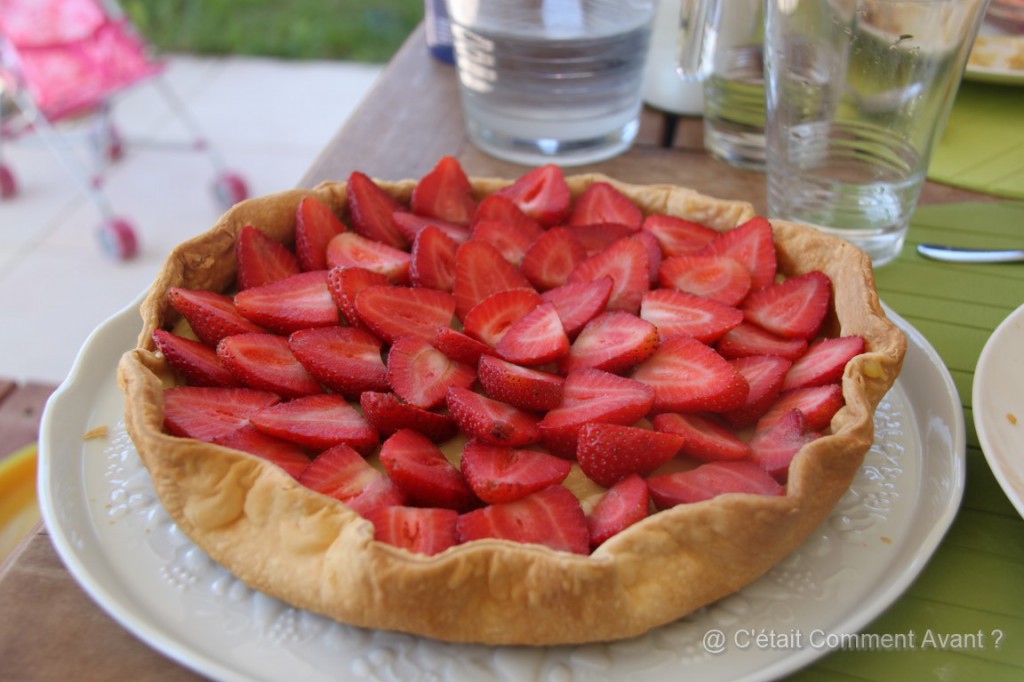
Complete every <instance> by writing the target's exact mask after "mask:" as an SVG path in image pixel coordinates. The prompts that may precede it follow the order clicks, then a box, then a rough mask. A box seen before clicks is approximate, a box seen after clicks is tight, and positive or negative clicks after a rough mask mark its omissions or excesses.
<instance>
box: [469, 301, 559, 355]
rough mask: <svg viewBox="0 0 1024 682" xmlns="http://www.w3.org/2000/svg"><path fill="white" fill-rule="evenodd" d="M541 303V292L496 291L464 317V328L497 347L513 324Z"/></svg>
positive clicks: (470, 334) (483, 341)
mask: <svg viewBox="0 0 1024 682" xmlns="http://www.w3.org/2000/svg"><path fill="white" fill-rule="evenodd" d="M541 302H542V299H541V297H540V294H538V293H537V292H536V291H534V290H533V289H529V288H518V289H507V290H505V291H498V292H495V293H493V294H491V295H489V296H488V297H487V298H485V299H484V300H482V301H480V302H479V303H477V304H476V305H475V306H473V307H472V308H470V309H469V311H468V312H466V314H465V315H463V316H462V331H463V332H465V333H466V335H467V336H469V337H471V338H474V339H477V340H478V341H480V342H481V343H484V344H486V345H487V346H489V347H490V348H495V347H497V345H498V342H499V341H501V338H502V337H503V336H505V334H506V333H508V330H509V329H511V328H512V325H514V324H515V323H516V322H518V321H519V320H521V319H522V318H524V317H526V316H527V315H528V314H530V312H531V311H533V310H534V309H535V308H536V307H537V306H539V305H540V304H541Z"/></svg>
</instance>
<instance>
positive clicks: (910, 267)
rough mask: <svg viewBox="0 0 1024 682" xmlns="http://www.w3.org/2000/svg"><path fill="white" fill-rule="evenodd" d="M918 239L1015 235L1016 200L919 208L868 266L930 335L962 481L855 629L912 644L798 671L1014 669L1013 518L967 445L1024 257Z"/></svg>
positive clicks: (1023, 618) (959, 674) (1022, 599)
mask: <svg viewBox="0 0 1024 682" xmlns="http://www.w3.org/2000/svg"><path fill="white" fill-rule="evenodd" d="M920 242H942V243H953V244H961V245H964V246H985V245H1006V246H1009V245H1012V244H1016V245H1018V246H1024V203H1017V202H1013V203H1010V202H1006V203H996V204H986V203H970V204H950V205H945V206H925V207H921V208H919V209H918V211H917V213H916V214H915V216H914V220H913V225H912V227H911V230H910V235H909V238H908V244H907V246H906V248H905V249H904V251H903V253H902V254H901V255H900V257H899V258H897V259H896V260H895V261H894V262H892V263H890V264H889V265H885V266H883V267H881V268H879V269H878V271H877V272H876V277H877V281H878V289H879V293H880V294H881V297H882V300H884V301H885V302H886V303H887V304H888V305H889V306H891V307H892V308H893V309H894V310H895V311H896V312H897V313H899V314H900V315H901V316H902V317H904V318H905V319H906V320H907V321H908V322H909V323H910V324H912V325H913V326H914V327H915V328H917V329H918V330H919V331H920V332H921V333H922V334H924V335H925V337H926V338H927V339H928V340H929V341H930V342H931V343H932V345H933V346H935V348H936V350H937V351H938V353H939V355H940V356H941V357H942V359H943V361H944V362H945V364H946V366H947V367H948V369H949V370H950V373H951V374H952V376H953V380H954V382H955V383H956V386H957V391H958V392H959V394H960V399H961V401H962V403H963V405H964V418H965V423H966V425H967V485H966V489H965V491H964V499H963V503H962V505H961V508H960V513H959V514H958V516H957V519H956V521H955V522H954V524H953V526H952V528H951V529H950V531H949V533H948V534H947V535H946V537H945V539H944V540H943V542H942V544H941V545H940V546H939V549H938V551H937V552H936V553H935V555H934V556H933V557H932V559H931V561H930V562H929V563H928V565H927V566H926V567H925V568H924V570H923V572H922V573H921V575H920V576H919V578H918V579H917V580H916V581H915V582H914V583H913V585H911V587H910V589H909V590H908V591H907V592H906V593H905V594H904V595H903V596H902V597H901V598H900V599H899V600H897V601H896V602H895V603H894V604H893V605H892V606H891V607H890V608H889V609H888V610H886V611H885V612H884V613H883V614H882V615H881V616H880V617H879V618H878V619H876V620H875V621H874V622H873V623H872V624H871V625H870V626H869V627H868V628H867V629H866V630H865V632H868V633H874V634H877V635H879V636H882V635H887V634H890V635H897V634H906V633H911V632H912V633H915V636H916V639H915V640H914V645H913V647H912V648H903V649H896V648H889V649H886V650H879V651H853V650H842V651H838V652H836V653H833V654H830V655H829V656H827V657H825V658H823V659H821V660H820V661H818V662H817V663H815V664H814V665H812V666H811V667H809V668H807V669H805V670H802V671H801V672H799V673H797V674H796V675H794V677H793V679H794V680H800V681H801V682H805V681H810V680H828V681H834V682H840V681H842V682H850V681H853V680H868V681H878V682H883V681H884V682H888V681H889V680H894V681H899V682H903V681H904V680H908V681H909V680H944V681H946V682H975V681H976V680H985V682H1000V681H1003V680H1006V681H1007V682H1009V681H1010V680H1013V681H1014V682H1018V681H1019V680H1024V520H1022V519H1021V517H1020V516H1019V515H1018V514H1017V512H1016V510H1015V509H1014V508H1013V506H1012V505H1011V504H1010V502H1009V500H1007V498H1006V496H1005V494H1004V493H1003V491H1002V489H1001V488H1000V487H999V484H998V483H997V482H996V480H995V477H994V476H993V475H992V472H991V470H990V469H989V467H988V463H987V462H986V460H985V457H984V455H983V453H982V452H981V449H980V448H979V447H978V437H977V434H976V432H975V430H974V422H973V414H972V412H971V383H972V381H973V379H974V368H975V366H976V364H977V361H978V356H979V355H980V353H981V349H982V347H983V346H984V345H985V342H986V341H987V340H988V338H989V336H990V335H991V333H992V331H993V330H994V329H995V327H996V326H997V325H998V324H999V323H1000V322H1001V321H1002V320H1003V319H1004V318H1005V317H1006V316H1007V315H1009V314H1010V313H1011V312H1012V311H1013V310H1014V309H1015V308H1017V306H1019V305H1020V304H1021V303H1022V302H1024V264H1002V265H958V264H957V265H954V264H945V263H938V262H935V261H930V260H927V259H924V258H922V257H921V256H919V255H918V254H917V252H916V246H917V244H918V243H920ZM1021 350H1022V356H1021V362H1024V349H1021ZM925 456H927V453H925ZM1021 456H1024V452H1022V453H1021ZM928 637H930V638H931V639H926V638H928Z"/></svg>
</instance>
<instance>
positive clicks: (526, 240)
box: [472, 219, 544, 267]
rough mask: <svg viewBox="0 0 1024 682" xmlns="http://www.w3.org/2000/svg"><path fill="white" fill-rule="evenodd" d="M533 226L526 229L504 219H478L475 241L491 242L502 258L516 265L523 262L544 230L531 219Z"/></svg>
mask: <svg viewBox="0 0 1024 682" xmlns="http://www.w3.org/2000/svg"><path fill="white" fill-rule="evenodd" d="M527 220H528V221H529V222H528V223H527V224H528V225H532V228H530V229H528V230H524V229H522V228H521V227H519V226H516V225H512V224H511V223H507V222H505V221H502V220H478V221H476V222H475V223H474V224H473V237H472V239H473V241H478V242H484V243H486V244H490V245H491V246H493V247H494V248H496V249H497V250H498V253H500V254H501V256H502V258H504V259H505V260H507V261H508V262H509V263H511V264H512V265H515V266H517V267H518V266H519V265H520V264H521V263H522V262H523V257H524V256H525V255H526V250H527V249H528V248H530V244H532V243H533V242H534V241H536V240H537V239H538V238H539V237H540V236H541V235H543V234H544V230H543V229H541V227H540V226H539V225H537V224H536V223H534V222H533V221H530V220H529V219H527Z"/></svg>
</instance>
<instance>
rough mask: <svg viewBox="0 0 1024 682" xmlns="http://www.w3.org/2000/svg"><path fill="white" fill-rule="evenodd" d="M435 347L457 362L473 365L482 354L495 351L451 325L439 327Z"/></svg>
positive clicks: (435, 337)
mask: <svg viewBox="0 0 1024 682" xmlns="http://www.w3.org/2000/svg"><path fill="white" fill-rule="evenodd" d="M434 347H435V348H437V349H438V350H439V351H441V352H442V353H444V354H445V355H447V356H448V357H449V358H451V359H452V360H454V361H455V362H462V363H465V364H467V365H471V366H472V365H475V364H476V363H477V362H479V361H480V357H481V356H483V355H485V354H489V353H492V352H493V349H492V348H491V347H490V346H488V345H486V344H484V343H481V342H480V341H477V340H476V339H474V338H472V337H470V336H467V335H466V334H463V333H462V332H460V331H457V330H455V329H452V328H451V327H440V328H438V330H437V333H436V334H435V335H434Z"/></svg>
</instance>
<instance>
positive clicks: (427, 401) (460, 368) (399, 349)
mask: <svg viewBox="0 0 1024 682" xmlns="http://www.w3.org/2000/svg"><path fill="white" fill-rule="evenodd" d="M387 380H388V384H389V385H390V386H391V390H392V391H394V392H395V394H396V395H397V396H398V397H400V398H401V399H402V400H404V401H405V402H407V403H409V404H410V405H414V406H415V407H422V408H423V409H427V410H429V409H430V408H432V407H437V406H438V405H440V404H442V403H443V402H444V401H445V399H446V398H447V396H448V388H449V387H450V386H461V387H463V388H469V387H470V386H472V385H473V382H475V381H476V370H475V369H474V368H473V367H472V366H470V365H464V364H462V363H461V362H455V361H453V360H450V359H448V356H446V355H445V354H444V353H442V352H441V351H439V350H438V349H436V348H434V347H433V346H432V345H430V343H428V342H427V341H425V340H424V339H422V338H420V337H418V336H404V337H402V338H400V339H398V340H397V341H395V344H394V345H393V346H391V351H390V352H389V353H388V368H387Z"/></svg>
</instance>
